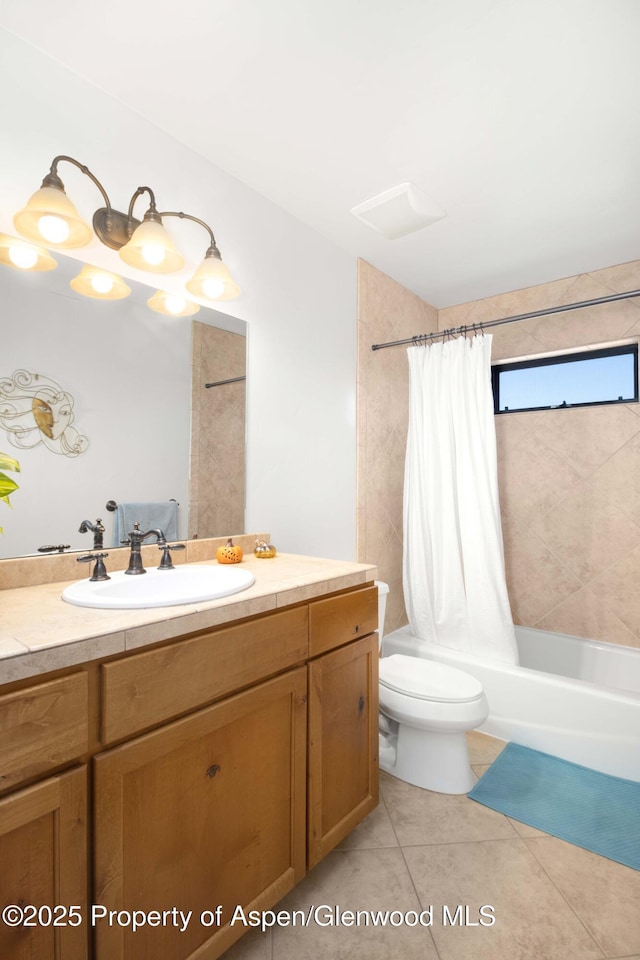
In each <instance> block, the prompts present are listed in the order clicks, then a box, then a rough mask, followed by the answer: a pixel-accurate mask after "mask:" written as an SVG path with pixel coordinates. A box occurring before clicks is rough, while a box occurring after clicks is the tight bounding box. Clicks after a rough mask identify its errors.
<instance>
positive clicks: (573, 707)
mask: <svg viewBox="0 0 640 960" xmlns="http://www.w3.org/2000/svg"><path fill="white" fill-rule="evenodd" d="M515 631H516V638H517V643H518V649H519V652H520V663H521V665H520V666H519V667H509V666H505V665H503V664H499V663H491V662H489V661H486V660H481V659H479V658H477V657H471V656H467V655H465V654H461V653H458V652H457V651H455V650H448V649H446V648H444V647H439V646H437V645H436V644H430V643H426V642H425V641H422V640H418V639H417V638H416V637H414V636H413V635H412V633H411V628H410V627H402V628H401V629H400V630H396V631H394V632H393V633H390V634H389V635H388V636H386V637H385V638H384V640H383V644H382V655H383V656H390V655H391V654H393V653H404V654H408V655H410V656H414V657H424V658H426V659H428V660H438V661H439V662H440V663H448V664H450V665H451V666H453V667H458V668H459V669H462V670H465V671H466V672H467V673H470V674H472V675H473V676H475V677H477V678H478V680H480V682H481V683H482V685H483V687H484V690H485V693H486V696H487V700H488V701H489V710H490V713H489V718H488V720H487V721H486V723H484V724H483V725H482V726H481V727H480V728H479V729H480V730H481V731H482V732H483V733H488V734H490V735H491V736H494V737H499V738H501V739H503V740H513V741H514V742H515V743H520V744H523V745H524V746H527V747H533V748H535V749H536V750H542V751H544V752H545V753H551V754H553V755H554V756H557V757H563V758H564V759H565V760H571V761H573V762H574V763H580V764H582V765H583V766H585V767H591V768H592V769H594V770H601V771H602V772H603V773H610V774H614V775H615V776H618V777H625V778H626V779H629V780H638V781H640V650H636V649H634V648H632V647H622V646H619V645H617V644H615V645H614V644H607V643H596V642H594V641H591V640H582V639H580V638H579V637H570V636H567V635H565V634H560V633H547V632H546V631H543V630H535V629H533V628H531V627H518V626H516V628H515Z"/></svg>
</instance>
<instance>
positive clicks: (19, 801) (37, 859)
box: [0, 767, 88, 960]
mask: <svg viewBox="0 0 640 960" xmlns="http://www.w3.org/2000/svg"><path fill="white" fill-rule="evenodd" d="M10 904H15V905H17V906H20V907H25V908H31V909H27V910H25V917H26V919H27V920H28V922H29V923H30V924H31V923H35V925H34V926H20V927H10V926H8V925H7V924H6V923H2V922H0V957H2V960H86V958H87V943H88V924H87V774H86V768H85V767H81V768H77V769H75V770H71V771H70V772H68V773H63V774H60V775H59V776H54V777H50V778H49V779H47V780H44V781H42V782H41V783H37V784H35V785H34V786H31V787H27V788H26V789H25V790H19V791H18V792H17V793H13V794H11V795H10V796H7V797H4V798H3V799H2V800H0V909H4V908H5V907H6V906H8V905H10ZM56 906H62V907H74V908H75V909H74V911H73V912H71V913H69V914H65V913H64V912H63V911H61V910H60V909H58V910H54V909H53V908H55V907H56ZM40 907H43V908H44V909H43V910H42V911H40V912H39V913H38V914H35V915H34V911H33V908H40ZM49 908H51V913H49ZM80 919H81V922H78V921H79V920H80Z"/></svg>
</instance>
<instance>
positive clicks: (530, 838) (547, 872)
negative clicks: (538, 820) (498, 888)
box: [522, 834, 607, 960]
mask: <svg viewBox="0 0 640 960" xmlns="http://www.w3.org/2000/svg"><path fill="white" fill-rule="evenodd" d="M540 839H542V840H544V839H551V840H555V839H558V838H557V837H553V836H552V835H551V834H548V835H547V837H522V840H523V842H524V844H525V846H526V848H527V850H528V851H529V854H530V856H532V857H533V859H534V860H535V862H536V863H537V864H538V866H539V867H540V869H541V870H542V872H543V873H544V875H545V876H546V877H547V879H548V880H549V882H550V883H551V885H552V886H553V887H554V889H555V890H557V891H558V894H559V895H560V896H561V897H562V899H563V900H564V902H565V903H566V905H567V906H568V907H569V910H571V912H572V913H573V915H574V916H575V917H576V919H577V920H578V922H579V923H580V925H581V926H582V927H583V928H584V930H585V931H586V932H587V934H588V936H589V937H591V939H592V940H593V942H594V944H595V945H596V947H597V948H598V950H599V951H600V952H601V954H602V957H603V958H604V960H606V958H607V953H606V951H605V949H604V947H603V946H602V945H601V944H600V943H599V942H598V940H597V939H596V936H595V934H594V933H593V932H592V931H591V930H590V929H589V927H588V926H587V924H586V923H585V921H584V920H583V919H582V917H581V916H580V914H579V913H578V912H577V910H576V909H575V907H573V906H572V904H571V903H570V902H569V900H568V898H567V897H566V895H565V894H564V893H563V891H562V890H561V889H560V887H559V886H558V884H557V883H556V882H555V880H554V879H553V877H552V876H551V874H550V873H549V871H548V870H547V869H546V868H545V866H544V864H543V863H542V862H541V860H540V859H539V858H538V857H537V856H536V855H535V852H534V851H533V850H532V849H531V847H530V845H529V843H528V842H527V841H528V840H540ZM564 842H566V841H564Z"/></svg>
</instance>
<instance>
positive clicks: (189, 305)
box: [147, 290, 200, 317]
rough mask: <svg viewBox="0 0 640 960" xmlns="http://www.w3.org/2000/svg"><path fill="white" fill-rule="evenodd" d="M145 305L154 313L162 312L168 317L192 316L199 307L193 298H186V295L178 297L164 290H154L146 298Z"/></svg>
mask: <svg viewBox="0 0 640 960" xmlns="http://www.w3.org/2000/svg"><path fill="white" fill-rule="evenodd" d="M147 306H148V307H150V308H151V309H152V310H155V312H156V313H163V314H165V316H169V317H192V316H193V315H194V314H195V313H197V312H198V310H199V309H200V307H199V306H198V304H197V303H194V302H193V300H187V298H186V297H180V296H178V295H177V294H174V293H165V292H164V290H156V292H155V293H154V295H153V296H152V297H149V299H148V300H147Z"/></svg>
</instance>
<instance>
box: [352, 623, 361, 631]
mask: <svg viewBox="0 0 640 960" xmlns="http://www.w3.org/2000/svg"><path fill="white" fill-rule="evenodd" d="M353 632H354V633H360V624H359V623H356V625H355V627H354V628H353Z"/></svg>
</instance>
